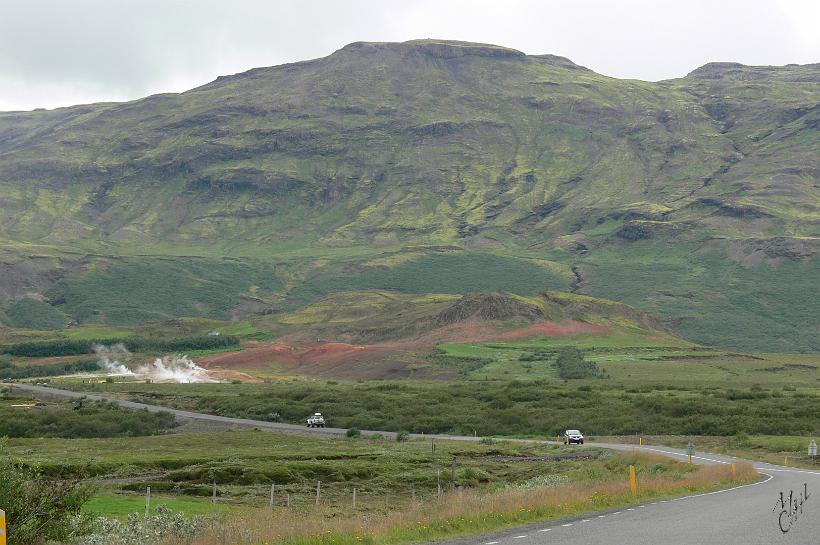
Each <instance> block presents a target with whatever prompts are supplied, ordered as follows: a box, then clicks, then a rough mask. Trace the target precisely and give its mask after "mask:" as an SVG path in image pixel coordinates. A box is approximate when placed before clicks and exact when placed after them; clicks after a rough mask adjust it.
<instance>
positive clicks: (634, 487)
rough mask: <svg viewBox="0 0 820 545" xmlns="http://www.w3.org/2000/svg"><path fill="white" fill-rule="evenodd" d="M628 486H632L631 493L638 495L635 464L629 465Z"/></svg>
mask: <svg viewBox="0 0 820 545" xmlns="http://www.w3.org/2000/svg"><path fill="white" fill-rule="evenodd" d="M629 486H630V488H632V495H633V496H637V495H638V478H637V477H636V476H635V466H633V465H630V466H629Z"/></svg>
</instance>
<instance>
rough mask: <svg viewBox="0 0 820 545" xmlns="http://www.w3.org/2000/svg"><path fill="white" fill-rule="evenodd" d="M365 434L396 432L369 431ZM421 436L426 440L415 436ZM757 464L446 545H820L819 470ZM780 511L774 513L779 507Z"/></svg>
mask: <svg viewBox="0 0 820 545" xmlns="http://www.w3.org/2000/svg"><path fill="white" fill-rule="evenodd" d="M12 386H13V387H14V388H17V389H19V390H23V391H26V392H29V393H32V394H36V395H37V396H39V397H63V398H78V397H82V396H86V397H87V398H88V399H92V400H96V399H110V398H106V397H103V396H99V395H94V394H85V393H81V392H72V391H68V390H58V389H54V388H45V387H41V386H33V385H28V384H13V385H12ZM119 403H120V405H121V406H122V407H123V408H128V409H134V410H147V411H151V412H156V411H167V412H171V413H173V414H174V415H176V416H177V417H178V418H181V419H190V420H198V421H205V422H213V423H220V424H223V425H226V426H235V427H255V428H259V429H264V430H271V431H279V432H284V433H298V434H314V435H326V436H327V435H336V436H338V435H343V434H344V433H345V431H346V430H345V429H341V428H319V429H307V428H305V427H304V426H298V425H294V424H281V423H277V422H263V421H258V420H248V419H241V418H228V417H224V416H215V415H209V414H202V413H196V412H191V411H179V410H175V409H168V408H166V407H160V406H157V405H147V404H144V403H134V402H131V401H119ZM363 433H381V434H382V435H384V436H386V437H391V436H394V435H395V434H394V433H391V432H376V431H367V430H364V431H363ZM417 437H420V436H417ZM427 437H436V438H440V439H452V440H458V441H475V440H476V438H474V437H469V436H456V435H434V436H427ZM589 445H590V446H600V447H604V448H611V449H615V450H628V449H633V448H636V449H639V450H642V451H645V452H654V453H659V454H665V455H669V456H672V457H680V458H681V459H685V457H686V454H685V452H684V451H682V450H679V449H673V448H667V447H655V446H643V447H637V446H635V445H624V444H612V443H590V444H589ZM693 461H694V462H695V463H698V464H727V463H731V462H733V461H738V459H737V458H731V457H728V456H720V455H712V454H699V455H697V456H695V457H694V459H693ZM750 462H752V463H753V464H754V465H755V467H757V468H758V470H759V471H760V472H761V473H763V474H764V480H762V481H760V482H758V483H754V484H750V485H745V486H739V487H736V488H731V489H729V490H723V491H719V492H712V493H709V494H699V495H694V496H689V497H684V498H678V499H674V500H669V501H658V502H650V503H647V504H645V505H637V506H634V507H630V508H627V509H621V510H618V511H611V512H602V513H595V514H590V515H586V516H585V517H582V518H578V519H575V520H561V521H553V522H550V523H541V524H535V525H531V526H527V527H519V528H516V529H514V530H510V531H505V532H500V533H495V534H491V535H484V536H478V537H471V538H464V539H460V540H455V541H450V542H447V543H448V544H449V545H543V544H549V543H562V544H568V545H621V544H623V545H656V544H661V543H662V544H664V545H684V544H685V545H701V544H720V545H773V544H777V545H781V544H783V545H786V544H788V545H792V544H794V545H820V471H807V470H801V469H794V468H787V467H783V466H776V465H772V464H764V463H757V462H753V461H751V460H750ZM804 487H805V489H807V490H808V499H807V500H806V501H805V503H804V504H803V507H802V514H799V516H798V517H797V518H796V520H795V521H794V522H793V524H791V526H790V529H789V532H788V533H785V534H784V533H783V532H781V530H780V528H779V524H778V515H779V512H780V510H781V509H780V508H779V506H780V502H779V499H780V493H781V492H783V493H784V494H785V496H786V501H787V502H788V496H789V492H790V491H794V495H795V497H797V495H798V494H799V493H800V492H802V491H803V490H804ZM776 505H777V506H778V508H777V510H776V511H773V509H774V508H775V506H776Z"/></svg>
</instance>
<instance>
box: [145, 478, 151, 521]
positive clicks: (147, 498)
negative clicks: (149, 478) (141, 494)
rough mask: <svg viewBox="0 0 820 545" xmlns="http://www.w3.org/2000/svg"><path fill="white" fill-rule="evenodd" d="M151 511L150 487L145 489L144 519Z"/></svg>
mask: <svg viewBox="0 0 820 545" xmlns="http://www.w3.org/2000/svg"><path fill="white" fill-rule="evenodd" d="M150 509H151V487H150V486H149V487H148V488H146V489H145V518H148V511H149V510H150Z"/></svg>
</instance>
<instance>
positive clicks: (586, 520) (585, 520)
mask: <svg viewBox="0 0 820 545" xmlns="http://www.w3.org/2000/svg"><path fill="white" fill-rule="evenodd" d="M581 522H589V519H584V520H582V521H581Z"/></svg>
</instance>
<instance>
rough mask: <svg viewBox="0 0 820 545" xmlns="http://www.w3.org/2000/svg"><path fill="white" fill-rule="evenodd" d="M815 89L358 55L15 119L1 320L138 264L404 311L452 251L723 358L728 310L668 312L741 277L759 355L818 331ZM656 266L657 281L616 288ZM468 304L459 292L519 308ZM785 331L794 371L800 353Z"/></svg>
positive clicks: (802, 81) (781, 81)
mask: <svg viewBox="0 0 820 545" xmlns="http://www.w3.org/2000/svg"><path fill="white" fill-rule="evenodd" d="M818 74H820V67H819V65H803V66H793V65H787V66H785V67H779V68H774V69H772V68H771V67H744V66H742V65H741V66H739V65H737V64H732V63H710V64H707V65H704V66H703V67H700V68H698V69H696V70H694V71H693V72H691V73H690V74H689V75H687V76H686V77H684V78H678V79H674V80H666V81H662V82H656V83H652V82H642V81H637V80H619V79H616V78H610V77H607V76H601V75H599V74H596V73H595V72H593V71H591V70H588V69H586V68H584V67H580V66H578V65H576V64H574V63H572V62H571V61H569V60H568V59H564V58H562V57H556V56H551V55H548V56H538V55H536V56H534V55H524V54H523V53H521V52H518V51H515V50H511V49H507V48H503V47H500V46H493V45H488V44H472V43H465V42H452V41H445V40H420V41H411V42H405V43H402V44H389V43H388V44H379V43H376V44H374V43H366V42H357V43H354V44H349V45H348V46H345V47H343V48H341V49H340V50H338V51H336V52H334V53H333V54H331V55H330V56H328V57H323V58H321V59H314V60H310V61H303V62H299V63H291V64H287V65H281V66H278V67H266V68H257V69H252V70H250V71H246V72H243V73H240V74H235V75H232V76H225V77H220V78H218V79H217V80H215V81H213V82H211V83H208V84H206V85H204V86H201V87H198V88H195V89H192V90H190V91H186V92H184V93H180V94H160V95H153V96H151V97H146V98H145V99H141V100H138V101H132V102H127V103H105V104H101V105H88V106H78V107H74V108H67V109H60V110H55V111H48V112H29V113H12V114H8V113H6V114H3V113H0V202H2V206H3V216H2V218H0V240H2V241H5V242H4V244H3V246H4V247H3V251H2V252H0V253H2V256H0V264H2V265H3V266H4V267H5V270H8V271H12V270H13V271H17V272H14V273H9V280H7V281H6V284H7V286H6V287H3V286H2V285H0V291H2V293H3V296H4V298H5V302H3V301H0V308H2V307H4V306H6V307H7V306H8V305H9V304H11V303H13V302H14V301H16V300H18V299H19V298H20V297H21V296H25V295H26V294H29V295H32V296H35V297H45V298H46V299H47V300H49V301H52V302H53V301H61V298H60V296H59V293H63V292H66V286H64V284H65V283H66V282H69V283H71V282H73V281H75V280H76V281H78V282H80V281H81V279H83V278H88V277H89V275H91V276H93V275H94V274H98V273H99V274H103V273H104V271H105V270H109V271H110V270H112V269H111V263H114V261H112V260H111V259H108V258H107V257H105V256H123V257H128V256H131V257H133V258H136V257H138V256H140V255H147V254H153V255H166V256H168V257H169V258H171V257H175V258H178V259H187V258H185V257H184V256H191V255H199V256H202V257H203V258H207V259H214V260H217V261H216V262H215V263H219V264H218V265H214V266H215V267H217V268H219V267H228V268H230V267H232V266H233V265H231V264H230V262H228V261H223V260H226V259H229V258H230V259H240V260H242V259H244V260H246V261H248V260H250V261H248V263H250V262H251V261H254V260H261V262H264V263H266V264H267V265H265V266H269V267H273V268H275V269H276V273H275V276H276V277H277V278H278V280H277V282H280V283H281V284H282V287H280V288H277V289H274V290H272V291H270V290H266V289H262V288H259V286H258V284H255V283H253V282H251V283H250V284H249V285H248V289H249V290H257V291H254V292H253V294H255V295H253V297H261V299H262V300H264V301H266V303H265V304H268V305H269V304H274V302H276V301H279V302H280V303H281V301H291V300H292V301H297V300H298V301H299V303H300V304H301V303H305V302H307V301H308V299H306V298H309V297H310V296H309V295H307V293H308V291H309V290H307V291H306V288H303V287H300V285H301V286H307V285H310V286H313V287H311V288H310V289H312V290H313V289H316V290H319V291H318V292H311V293H317V294H318V293H320V292H321V290H322V289H324V288H322V286H321V284H322V283H323V282H324V285H325V286H327V285H332V284H334V282H337V280H336V278H338V274H339V273H340V272H341V271H345V270H347V271H356V272H355V274H357V275H361V274H364V277H365V278H369V279H371V281H372V282H375V283H376V284H378V285H373V286H366V285H358V286H356V287H357V288H368V287H374V288H390V287H392V286H390V285H389V284H390V282H392V281H399V280H401V278H402V277H401V274H403V273H401V272H400V271H401V270H402V267H408V266H409V265H407V264H408V263H415V265H414V266H416V267H422V268H424V267H426V266H422V265H421V264H423V263H426V262H428V261H429V262H430V263H438V262H440V261H441V259H440V258H439V257H435V256H436V255H438V254H437V253H436V251H434V250H433V251H429V252H422V253H419V252H415V251H407V250H406V248H408V247H428V248H434V247H439V246H442V247H448V246H449V247H452V248H456V250H452V251H450V254H452V256H453V257H452V259H455V260H458V259H461V260H464V259H467V260H468V262H473V261H474V262H476V263H484V262H487V263H489V262H493V263H495V262H494V261H492V259H495V257H493V258H492V259H491V258H489V257H484V256H490V255H492V256H497V257H498V258H499V259H504V260H512V261H510V262H511V263H518V262H517V261H516V260H522V259H523V260H525V261H529V262H532V263H537V264H539V265H538V266H539V267H541V268H542V269H543V270H548V271H551V273H550V274H552V275H554V276H553V277H551V278H553V280H547V279H546V277H545V279H544V281H548V282H551V283H552V284H550V285H549V286H541V288H544V287H549V288H551V289H570V287H571V285H572V286H576V287H577V289H578V290H581V291H588V293H589V294H591V295H599V296H604V297H608V298H610V299H616V300H621V301H623V302H625V303H628V304H633V305H637V306H638V307H639V308H641V309H642V310H648V311H650V312H653V313H655V314H658V315H660V316H661V317H663V318H664V319H665V321H666V323H667V324H668V325H673V326H675V327H683V333H684V334H686V335H688V336H689V338H691V339H694V340H696V341H699V342H716V339H714V338H711V336H710V335H709V334H708V331H703V330H700V329H698V328H699V326H695V325H684V326H681V325H680V324H682V323H683V324H687V323H689V324H692V323H693V322H692V321H690V316H693V315H692V313H693V312H695V311H696V309H697V308H698V305H700V306H701V307H702V306H704V305H706V306H712V305H716V304H718V303H717V302H716V301H713V300H704V297H705V296H704V295H703V294H700V295H698V296H697V299H696V300H693V301H692V302H691V304H690V303H687V302H686V301H687V300H686V298H684V301H683V302H682V301H680V300H678V298H676V297H672V298H670V296H668V295H663V294H664V293H674V292H675V290H674V289H671V288H673V287H675V286H680V285H687V288H686V289H687V290H690V291H691V288H692V287H693V286H695V285H703V284H705V283H707V284H712V283H715V282H717V278H719V277H721V276H723V277H726V275H727V274H728V275H729V276H732V277H736V278H738V279H740V278H744V279H745V280H744V281H743V282H746V283H749V284H750V285H751V286H754V287H760V286H762V287H763V288H765V290H769V291H771V290H775V288H776V290H775V291H782V290H786V292H787V293H788V296H787V297H785V298H783V297H781V299H782V301H780V302H776V303H774V305H773V306H772V304H771V303H755V304H754V313H755V314H756V315H759V316H760V317H759V320H760V322H759V323H757V324H756V325H753V326H751V325H749V326H748V327H749V328H750V329H749V332H750V333H748V334H746V335H747V337H748V338H752V337H754V336H755V335H758V334H759V331H760V330H761V328H762V329H763V330H765V329H767V328H769V327H770V325H771V324H773V323H775V322H778V321H783V320H785V322H786V323H788V324H792V326H794V325H795V324H797V323H800V324H802V325H800V326H799V327H798V328H797V329H796V330H795V331H811V330H812V327H813V326H812V323H811V322H812V321H814V324H817V316H816V313H812V311H811V309H809V308H805V304H804V306H803V307H801V306H800V303H799V302H798V303H797V309H798V310H799V312H798V311H796V310H795V308H794V301H795V300H797V294H798V291H799V290H804V289H805V288H804V287H802V286H806V285H807V284H806V283H807V282H809V283H810V282H811V281H812V280H813V279H815V278H816V270H814V269H815V267H814V263H816V261H815V260H816V258H817V257H816V256H817V245H816V240H817V238H818V237H820V194H818V192H817V182H816V180H817V177H818V176H817V175H818V172H819V171H820V165H818V160H817V157H818V151H820V149H818V148H820V146H818V138H817V129H818V127H820V106H818V104H820V95H819V94H818V91H817V86H816V85H815V84H814V82H815V79H814V78H816V77H817V75H818ZM783 240H788V242H782V241H783ZM750 241H752V242H750ZM753 241H757V242H753ZM32 244H36V245H38V246H39V247H40V248H41V249H42V252H43V253H45V254H46V255H45V256H44V259H39V260H37V259H34V258H31V257H28V256H27V255H26V250H25V248H26V247H29V246H30V245H32ZM784 248H787V249H786V250H784ZM76 253H79V254H80V255H86V256H87V257H83V258H76V259H75V258H74V257H71V256H72V255H76ZM94 255H97V256H101V257H93V256H94ZM471 255H473V256H474V257H470V258H469V259H468V257H464V256H471ZM761 256H763V257H761ZM673 258H674V259H673ZM145 259H146V260H148V261H146V262H150V263H158V262H156V261H155V260H154V261H152V260H151V259H153V258H147V257H146V258H145ZM448 259H450V258H448ZM625 259H627V260H628V259H632V260H633V262H632V263H625V261H624V260H625ZM658 259H660V260H662V261H666V262H667V265H666V266H667V268H668V270H667V271H664V272H662V273H659V274H656V277H655V278H649V279H647V278H644V279H643V281H642V282H636V280H635V278H628V277H625V278H620V277H619V276H620V275H621V271H619V270H618V269H617V267H621V268H624V267H625V268H626V269H630V268H634V267H637V266H639V265H640V264H642V263H648V262H650V261H652V260H658ZM692 259H694V263H698V267H696V271H699V272H697V274H696V275H695V278H694V279H693V277H692V274H693V272H692V270H690V269H691V268H692V265H693V262H692ZM49 260H51V261H49ZM425 260H427V261H425ZM437 260H438V261H437ZM469 260H473V261H469ZM487 260H489V261H487ZM128 262H129V263H135V262H133V260H131V261H128ZM49 263H51V264H49ZM374 263H378V264H374ZM442 263H443V262H442ZM447 263H449V262H447ZM133 266H136V265H133ZM151 266H152V267H154V265H151ZM157 266H158V267H159V266H160V265H157ZM249 266H251V268H254V267H255V266H256V265H249ZM448 266H449V265H448ZM517 266H518V265H516V267H517ZM98 267H99V268H100V270H99V271H98V270H97V268H98ZM106 267H107V269H106ZM118 267H119V265H118V266H117V267H114V269H116V270H119V271H120V272H121V274H126V273H124V272H122V271H124V270H125V269H122V268H118ZM162 267H164V265H162ZM613 267H616V269H613ZM126 268H127V267H126ZM160 268H161V267H160ZM26 270H28V271H30V273H29V274H27V273H25V272H20V271H26ZM521 270H522V271H523V270H524V269H521ZM604 270H606V272H604ZM32 271H33V272H32ZM379 271H383V272H384V274H382V273H381V272H379ZM425 271H426V272H424V274H436V273H435V271H434V269H430V270H429V271H427V270H426V269H425ZM573 271H575V273H574V272H573ZM687 271H688V272H687ZM576 273H577V274H576ZM633 273H634V274H633V276H635V277H636V278H637V277H640V276H643V275H644V274H645V271H644V270H635V271H633ZM774 273H778V274H779V275H780V276H782V278H781V279H780V280H779V281H778V282H775V284H778V283H779V282H786V283H787V284H790V285H792V286H791V287H790V286H785V287H784V286H781V285H772V280H771V277H772V274H774ZM106 274H107V273H106ZM175 274H176V273H175ZM202 274H205V273H204V272H203V273H202ZM522 274H524V273H523V272H522ZM527 274H529V273H527ZM32 275H33V276H32ZM380 275H381V276H380ZM391 275H394V276H391ZM395 275H399V276H395ZM577 275H580V280H579V279H578V278H576V276H577ZM698 275H699V276H698ZM711 275H714V276H715V278H711ZM783 275H785V276H783ZM103 276H104V274H103ZM775 276H778V275H777V274H776V275H775ZM614 277H619V279H618V280H617V282H615V281H614V280H611V279H612V278H614ZM390 278H393V280H390ZM397 279H398V280H397ZM200 280H202V279H201V278H200ZM352 281H353V280H351V282H352ZM358 281H359V280H355V282H358ZM471 282H472V281H471ZM475 282H478V284H480V285H481V290H477V289H473V288H474V287H475V286H473V285H469V283H468V284H465V286H464V287H463V290H464V291H465V292H472V291H482V290H484V289H488V290H492V289H509V288H510V285H509V284H504V283H503V282H501V281H500V280H499V283H498V285H486V284H483V283H481V282H480V279H478V278H477V279H476V280H475ZM573 282H576V283H575V284H573ZM562 283H563V284H562ZM478 284H476V285H478ZM408 285H409V284H408ZM515 285H518V284H515ZM624 285H628V289H626V288H625V287H624ZM27 286H28V287H27ZM60 286H63V287H62V288H61V287H60ZM254 286H256V287H254ZM448 286H449V285H448ZM578 286H580V287H578ZM646 287H648V290H647V289H645V288H646ZM712 287H713V288H714V287H717V286H712ZM414 289H415V288H414ZM448 289H450V288H449V287H448ZM453 289H455V288H453ZM745 289H746V288H740V287H736V286H735V287H732V286H730V287H729V290H728V291H729V292H730V293H728V294H723V295H724V296H725V297H726V300H727V301H729V303H727V304H726V305H727V307H726V308H725V309H723V311H721V312H726V313H728V314H726V315H725V316H732V317H733V318H732V319H737V316H739V315H742V314H746V313H748V312H749V311H750V308H749V307H747V306H746V305H748V304H749V303H748V301H745V299H748V297H749V296H750V295H751V294H750V293H746V292H745V291H744V290H745ZM300 290H301V292H300ZM708 291H720V290H714V289H710V290H708ZM68 292H69V293H70V292H71V290H70V289H69V290H68ZM741 292H743V293H741ZM48 293H51V295H48ZM300 293H301V294H300ZM260 294H261V295H260ZM238 295H239V294H237V297H238ZM251 295H252V293H251V292H246V293H244V294H243V295H242V296H243V297H247V296H251ZM670 299H671V300H670ZM753 299H755V300H757V299H760V298H759V297H754V296H753ZM770 299H772V300H775V301H777V298H771V297H763V298H762V300H765V301H767V302H768V301H769V300H770ZM280 303H276V304H280ZM695 303H697V304H695ZM133 304H136V305H138V304H139V303H138V302H136V303H133ZM221 304H222V303H220V305H221ZM235 305H236V306H235V308H236V309H242V308H245V307H246V305H245V306H243V305H244V303H241V301H240V298H237V299H236V302H235ZM767 305H768V306H767ZM56 306H58V307H60V306H61V304H57V305H56ZM69 306H70V303H69ZM62 308H66V307H64V306H63V307H62ZM203 308H204V309H207V308H209V307H208V305H207V304H203ZM772 309H776V311H775V310H772ZM98 310H99V311H100V313H101V314H99V315H98V316H103V317H104V316H105V315H106V312H105V309H98ZM72 312H73V311H72ZM203 312H205V313H206V315H207V312H209V311H207V310H203ZM237 312H239V314H242V313H243V312H245V311H242V310H237ZM710 312H711V311H710ZM109 314H110V313H109ZM718 314H720V313H718ZM715 316H717V315H715ZM725 316H724V317H725ZM85 319H89V318H88V317H86V318H85ZM97 319H103V320H104V319H105V318H97ZM715 319H718V318H715ZM681 320H683V321H681ZM720 320H723V318H720ZM807 320H808V323H806V321H807ZM764 324H769V325H764ZM693 327H694V328H695V329H698V331H695V332H693V331H691V328H693ZM687 328H688V329H687ZM780 329H782V328H778V332H777V334H773V333H772V334H771V335H772V339H776V338H788V339H791V340H789V341H777V340H771V342H773V343H774V346H778V347H780V349H783V347H784V346H785V345H787V344H789V343H790V342H792V341H793V340H794V339H795V338H796V337H797V333H795V332H793V333H790V334H788V333H787V335H786V337H783V335H782V334H783V333H784V332H783V331H781V330H780ZM717 341H719V339H717ZM767 342H769V341H767ZM800 344H801V345H804V346H807V345H805V342H802V341H801V342H800Z"/></svg>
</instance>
